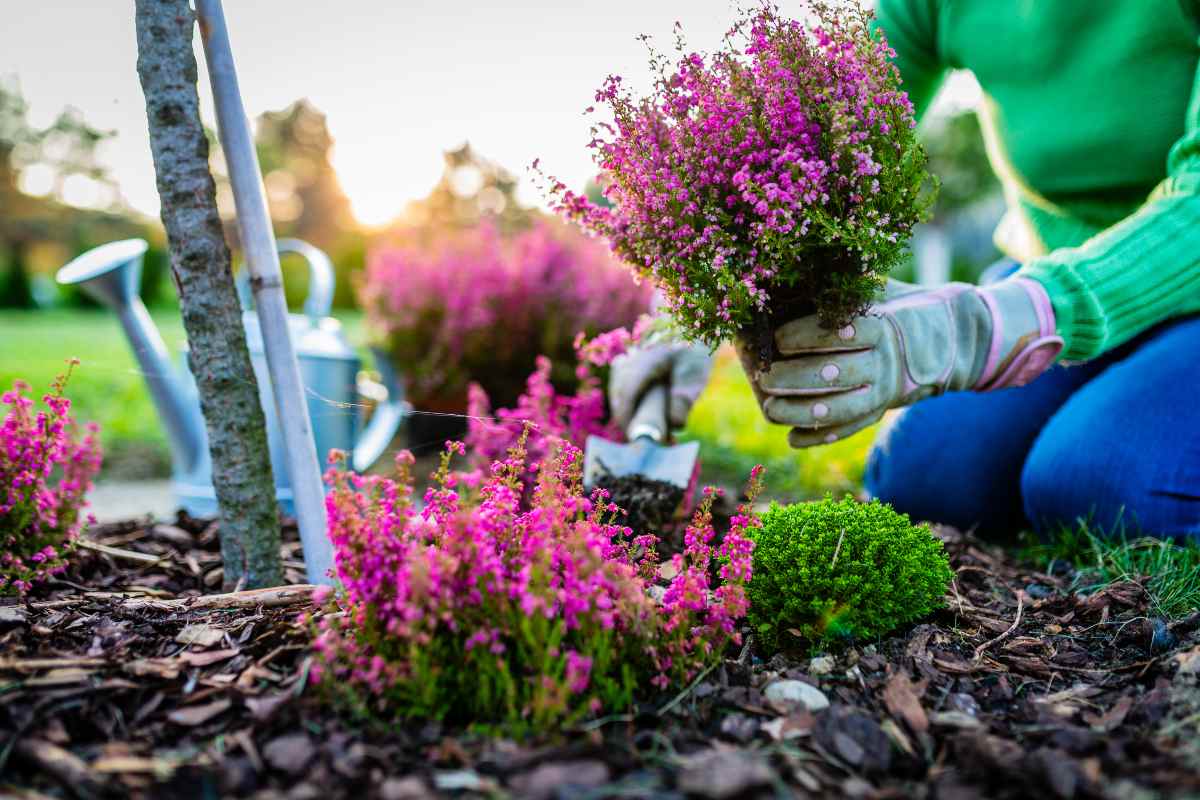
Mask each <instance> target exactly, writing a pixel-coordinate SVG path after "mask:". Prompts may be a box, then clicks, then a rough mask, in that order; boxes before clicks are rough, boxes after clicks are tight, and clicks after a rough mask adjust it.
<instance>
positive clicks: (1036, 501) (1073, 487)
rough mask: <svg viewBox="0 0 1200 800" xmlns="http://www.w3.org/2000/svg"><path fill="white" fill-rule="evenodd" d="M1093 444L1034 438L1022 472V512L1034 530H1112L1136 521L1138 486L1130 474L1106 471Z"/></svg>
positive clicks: (1042, 532) (1105, 531)
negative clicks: (1096, 455)
mask: <svg viewBox="0 0 1200 800" xmlns="http://www.w3.org/2000/svg"><path fill="white" fill-rule="evenodd" d="M1093 452H1094V450H1093V448H1091V447H1087V446H1082V447H1081V446H1080V445H1079V443H1078V442H1076V441H1062V442H1060V441H1057V440H1039V441H1038V442H1037V443H1036V444H1035V445H1034V447H1033V449H1032V450H1031V451H1030V453H1029V457H1028V458H1027V459H1026V461H1025V466H1024V468H1023V469H1022V471H1021V501H1022V503H1023V504H1024V506H1025V516H1026V517H1027V518H1028V519H1029V521H1030V522H1032V523H1033V526H1034V528H1035V529H1036V530H1037V532H1038V533H1041V534H1048V533H1057V532H1060V531H1062V530H1063V529H1065V528H1075V527H1077V526H1078V525H1080V524H1081V523H1085V524H1087V525H1088V526H1089V527H1091V528H1093V529H1094V530H1095V532H1097V533H1102V534H1109V533H1113V532H1114V531H1115V530H1116V529H1117V528H1119V527H1120V526H1122V525H1129V524H1133V525H1136V524H1138V523H1137V520H1136V518H1135V514H1136V511H1137V509H1138V506H1139V505H1144V504H1140V503H1139V501H1138V498H1139V497H1144V495H1145V492H1144V489H1143V487H1141V486H1140V485H1138V483H1137V481H1136V480H1134V479H1133V478H1132V476H1123V477H1118V476H1114V475H1112V474H1111V471H1110V470H1108V469H1106V468H1105V466H1104V465H1103V464H1101V463H1100V461H1099V460H1097V459H1096V458H1094V457H1092V453H1093Z"/></svg>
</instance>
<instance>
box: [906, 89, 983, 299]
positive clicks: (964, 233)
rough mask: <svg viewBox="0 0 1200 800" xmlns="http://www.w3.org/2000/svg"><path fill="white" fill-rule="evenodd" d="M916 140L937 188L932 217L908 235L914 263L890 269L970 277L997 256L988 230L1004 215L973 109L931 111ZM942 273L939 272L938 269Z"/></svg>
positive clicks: (919, 275) (913, 276)
mask: <svg viewBox="0 0 1200 800" xmlns="http://www.w3.org/2000/svg"><path fill="white" fill-rule="evenodd" d="M920 137H921V142H922V144H923V145H924V146H925V152H926V153H927V154H928V155H929V171H930V172H931V173H932V174H933V175H935V176H936V177H937V178H938V181H939V182H940V184H941V186H940V188H939V191H938V194H937V198H936V200H935V201H934V205H933V218H932V219H931V220H930V221H929V222H927V223H923V224H921V225H918V226H917V228H916V230H915V232H914V236H913V244H912V250H913V253H914V256H915V258H914V260H923V261H926V262H941V263H935V264H930V263H925V264H924V265H923V266H924V267H926V269H924V270H922V269H915V268H914V267H915V266H916V265H915V264H914V263H911V262H910V263H909V264H906V265H904V266H902V267H900V268H899V269H897V270H896V273H895V275H894V277H897V278H900V279H902V280H921V279H925V280H928V279H930V278H933V279H934V280H962V281H975V280H977V279H978V277H979V275H980V273H981V272H982V271H983V270H984V269H985V268H986V267H987V266H988V265H990V264H991V263H992V262H994V261H995V260H996V259H998V258H1000V256H1001V254H1000V252H999V250H997V249H996V246H995V244H994V242H993V241H992V233H993V231H994V230H995V227H996V224H997V223H998V222H999V221H1000V217H1001V216H1002V215H1003V213H1004V195H1003V191H1002V189H1001V186H1000V181H999V180H998V179H997V178H996V175H995V173H994V172H993V171H992V167H991V164H990V162H989V161H988V156H987V149H986V148H985V146H984V141H983V135H982V133H981V131H980V127H979V118H978V116H977V115H976V114H975V112H974V111H973V110H969V109H968V110H965V111H959V112H957V113H953V114H944V115H936V116H933V117H931V118H929V119H928V121H926V122H924V123H923V125H922V128H921V131H920ZM943 272H944V274H941V273H943Z"/></svg>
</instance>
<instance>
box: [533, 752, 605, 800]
mask: <svg viewBox="0 0 1200 800" xmlns="http://www.w3.org/2000/svg"><path fill="white" fill-rule="evenodd" d="M608 779H609V771H608V765H607V764H605V763H604V762H603V761H594V760H593V761H563V762H561V763H550V764H542V765H541V766H539V767H537V768H536V769H534V770H533V771H531V772H525V773H522V774H520V775H517V776H515V777H514V778H513V779H512V780H511V781H510V788H511V789H512V790H513V794H514V795H515V796H516V797H525V798H529V800H550V798H553V797H557V796H575V795H581V794H586V793H587V790H588V789H594V788H596V787H598V786H602V785H604V784H605V783H607V782H608Z"/></svg>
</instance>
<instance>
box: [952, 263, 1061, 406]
mask: <svg viewBox="0 0 1200 800" xmlns="http://www.w3.org/2000/svg"><path fill="white" fill-rule="evenodd" d="M979 296H980V298H981V299H982V300H983V303H984V305H986V306H987V309H988V313H989V314H990V316H991V318H992V336H991V342H990V344H989V346H988V355H987V361H986V362H985V363H984V367H983V372H982V373H981V374H980V376H979V379H978V380H977V381H976V382H975V385H974V386H973V387H972V388H973V389H974V390H975V391H979V392H989V391H992V390H994V389H1007V388H1009V387H1013V386H1024V385H1025V384H1027V383H1029V382H1030V381H1032V380H1033V379H1034V378H1036V377H1037V376H1039V375H1041V374H1042V373H1043V372H1045V371H1046V370H1047V369H1049V368H1050V365H1051V364H1053V363H1054V360H1055V359H1056V358H1057V357H1058V354H1059V353H1060V352H1062V349H1063V339H1062V337H1061V336H1059V335H1058V334H1057V331H1056V328H1055V319H1054V306H1053V305H1052V304H1051V302H1050V296H1049V295H1048V294H1046V290H1045V288H1043V286H1042V285H1041V284H1040V283H1038V282H1037V281H1035V280H1032V279H1030V278H1010V279H1009V280H1006V281H1002V282H1000V283H998V284H995V285H994V286H987V287H984V288H982V289H980V290H979Z"/></svg>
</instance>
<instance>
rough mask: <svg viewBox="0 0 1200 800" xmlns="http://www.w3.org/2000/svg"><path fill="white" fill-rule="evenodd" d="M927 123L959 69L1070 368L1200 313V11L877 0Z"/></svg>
mask: <svg viewBox="0 0 1200 800" xmlns="http://www.w3.org/2000/svg"><path fill="white" fill-rule="evenodd" d="M877 24H878V25H879V27H881V28H883V30H884V32H885V33H886V34H887V37H888V41H889V43H890V44H891V46H892V47H893V48H894V49H895V51H896V59H895V60H896V64H897V66H898V67H899V69H900V75H901V78H902V79H903V81H904V87H905V89H906V90H907V91H908V93H909V95H910V96H911V98H912V100H913V103H914V104H915V105H916V107H917V113H918V115H919V114H920V113H921V112H922V111H924V110H925V109H926V108H928V106H929V102H930V100H931V99H932V98H933V95H934V94H935V93H936V91H937V89H938V86H939V85H940V83H941V81H942V78H943V77H944V76H945V75H946V73H947V71H948V70H950V69H968V70H970V71H971V72H972V73H974V75H975V77H976V79H977V80H978V81H979V84H980V86H981V87H982V88H983V93H984V103H983V108H982V110H981V114H980V117H981V122H982V124H983V129H984V136H985V139H986V141H987V146H988V154H989V157H990V159H991V162H992V166H993V168H994V169H995V170H996V173H997V175H998V176H999V177H1000V180H1001V182H1002V183H1003V185H1004V190H1005V196H1006V199H1007V201H1008V213H1007V214H1006V215H1005V218H1004V220H1003V222H1002V223H1001V225H1000V227H999V228H998V229H997V233H996V240H997V244H998V245H999V246H1000V248H1001V250H1003V251H1004V252H1005V253H1006V254H1007V255H1010V256H1012V257H1013V258H1015V259H1017V260H1018V261H1020V262H1022V263H1023V265H1024V266H1023V267H1022V269H1021V274H1022V275H1025V276H1028V277H1030V278H1034V279H1036V280H1038V281H1039V282H1041V283H1042V285H1044V286H1045V287H1046V291H1047V293H1048V294H1049V295H1050V299H1051V302H1052V303H1053V304H1054V311H1055V314H1056V316H1057V319H1058V329H1059V334H1060V335H1061V336H1062V337H1063V338H1064V339H1065V340H1066V348H1065V349H1064V350H1063V353H1062V357H1063V358H1066V359H1071V360H1084V359H1089V358H1093V357H1095V356H1098V355H1100V354H1101V353H1104V352H1105V351H1107V350H1110V349H1112V348H1114V347H1116V346H1117V345H1119V344H1121V343H1122V342H1125V341H1127V340H1129V339H1130V338H1132V337H1133V336H1136V335H1137V334H1138V333H1140V332H1142V331H1144V330H1146V329H1147V328H1149V327H1150V326H1152V325H1155V324H1156V323H1159V322H1162V321H1163V320H1166V319H1169V318H1171V317H1174V316H1178V315H1180V314H1186V313H1190V312H1196V311H1200V71H1198V65H1200V0H879V8H878V21H877Z"/></svg>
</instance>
